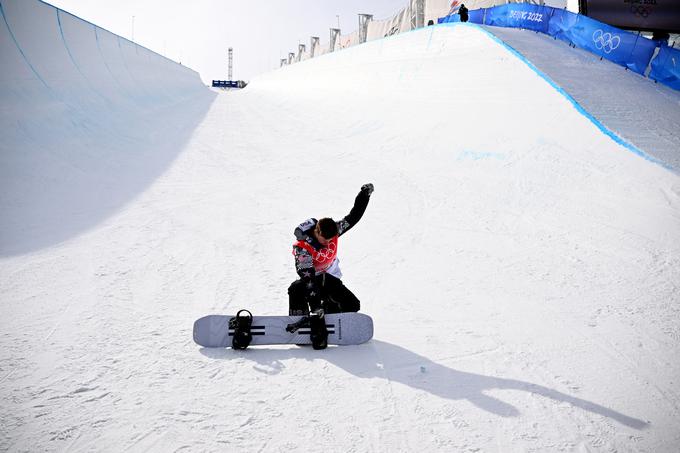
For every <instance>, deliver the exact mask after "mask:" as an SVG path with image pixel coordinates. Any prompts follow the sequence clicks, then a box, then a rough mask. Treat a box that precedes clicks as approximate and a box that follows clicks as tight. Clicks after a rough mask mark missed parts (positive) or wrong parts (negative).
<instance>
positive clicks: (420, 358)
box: [0, 0, 680, 452]
mask: <svg viewBox="0 0 680 453" xmlns="http://www.w3.org/2000/svg"><path fill="white" fill-rule="evenodd" d="M2 5H3V8H5V6H6V5H7V2H5V1H4V0H3V2H2ZM6 9H7V8H6ZM5 13H7V10H5ZM9 19H11V16H10V15H9V14H8V20H9ZM10 23H11V22H10ZM537 39H540V38H537ZM6 44H7V42H6V37H5V36H3V37H2V45H3V46H6ZM2 55H3V71H4V70H5V68H7V67H8V66H7V65H6V64H5V62H6V60H5V56H6V54H5V51H4V50H3V54H2ZM74 57H75V55H74ZM55 58H56V57H55ZM60 58H61V60H60V61H61V64H63V65H64V67H66V66H68V61H70V60H64V58H66V59H68V58H69V57H68V55H65V56H64V55H62V56H61V57H60ZM12 64H13V65H14V64H16V65H20V64H23V63H22V62H21V61H18V60H17V61H16V62H15V63H12ZM112 64H113V63H112ZM12 67H14V66H12ZM22 67H24V68H25V67H26V66H25V65H24V66H22ZM111 69H112V72H113V68H111ZM117 69H120V68H118V67H116V70H117ZM28 71H30V69H28ZM165 75H166V76H167V77H168V78H170V79H171V78H172V77H174V76H175V75H176V73H173V72H172V71H171V72H169V73H167V72H166V74H165ZM579 76H582V77H584V78H585V77H587V73H585V71H584V73H583V74H582V75H579V74H574V76H573V77H579ZM27 77H29V78H30V77H32V76H31V75H30V74H28V76H27ZM69 77H74V78H76V79H74V80H82V79H80V77H82V76H81V75H79V74H78V73H77V71H76V72H73V71H71V72H70V75H69ZM613 77H616V75H613ZM15 80H25V79H21V78H19V79H15ZM196 80H198V79H197V77H196ZM33 82H35V79H34V80H33V81H29V82H27V83H25V84H23V85H22V84H21V83H19V82H16V83H17V84H15V85H12V87H11V88H12V89H14V94H15V95H16V96H17V97H18V98H22V99H23V100H24V101H26V102H24V103H17V104H11V105H10V104H3V109H4V110H3V116H2V123H1V124H2V137H0V146H1V148H0V152H1V156H2V197H1V198H0V208H1V209H2V212H3V215H2V218H1V220H0V222H1V223H0V226H1V230H0V231H1V232H2V249H1V252H2V253H1V258H0V276H1V279H0V294H1V297H2V305H1V306H2V316H1V317H0V398H1V400H2V404H0V421H1V423H0V450H9V451H48V452H51V451H140V452H141V451H159V452H160V451H162V452H166V451H180V450H181V451H237V450H238V451H252V452H256V451H267V452H276V451H282V452H283V451H285V452H290V451H305V452H306V451H357V452H359V451H362V452H363V451H376V452H411V451H447V452H449V451H461V452H462V451H489V452H494V451H498V452H507V451H619V452H621V451H647V452H671V451H676V450H677V447H678V445H680V432H679V431H678V426H679V424H680V392H678V378H679V377H680V374H679V371H680V364H679V363H678V361H677V357H678V356H679V353H680V346H679V344H680V321H679V320H680V316H679V315H680V313H679V307H678V303H679V300H680V289H679V286H680V177H678V176H677V175H676V174H675V173H673V172H672V171H669V170H668V169H666V168H664V167H663V166H661V165H658V164H656V163H654V162H650V161H649V160H645V159H644V158H642V157H641V156H639V155H637V154H635V153H633V152H630V150H628V149H626V148H625V147H623V146H621V145H620V144H617V143H616V142H615V141H614V140H612V139H611V138H610V137H609V136H607V135H605V134H603V133H602V131H601V129H600V128H598V127H596V125H595V124H593V122H592V121H591V120H589V119H588V118H586V117H584V115H583V114H582V113H581V112H579V111H578V110H577V109H576V108H575V107H574V105H573V104H572V103H571V102H570V101H569V100H567V99H565V97H564V96H563V95H562V94H560V93H559V92H558V91H557V90H555V88H554V86H552V85H551V84H549V83H547V82H546V80H545V79H544V78H542V77H540V76H539V75H537V73H536V72H535V71H533V70H532V69H531V68H530V67H529V66H528V65H527V64H526V63H524V62H523V61H521V60H520V59H518V58H517V56H516V55H514V54H513V53H511V52H510V51H509V50H508V49H507V48H505V47H504V46H502V45H501V44H499V42H497V41H495V40H494V39H492V38H491V37H490V36H489V35H488V34H487V33H486V32H485V31H483V30H482V29H480V28H478V27H476V26H472V25H465V24H456V25H447V26H436V27H429V28H427V29H422V30H417V31H413V32H410V33H405V34H402V35H398V36H394V37H390V38H387V39H382V40H378V41H374V42H371V43H368V44H364V45H361V46H356V47H353V48H349V49H346V50H343V51H340V52H337V53H333V54H328V55H324V56H323V57H320V58H315V59H313V60H309V61H305V62H302V63H299V64H295V65H292V66H290V67H286V68H282V69H280V70H277V71H274V72H272V73H269V74H266V75H263V76H261V77H259V78H258V79H256V80H254V81H253V82H252V83H251V84H250V85H249V86H248V87H247V88H246V89H244V90H242V91H240V92H226V93H221V94H219V95H216V96H214V97H211V96H209V95H208V93H207V92H208V90H202V91H196V93H203V94H202V95H195V96H191V97H186V96H183V99H182V100H181V102H180V101H179V100H178V101H177V102H176V103H172V102H167V103H165V104H161V105H160V106H157V105H158V104H157V103H156V101H153V100H149V101H148V102H147V101H146V100H145V98H144V96H142V93H133V92H127V91H125V90H123V89H122V88H121V87H119V86H116V85H113V84H102V85H99V84H97V85H95V86H94V87H88V86H87V85H85V84H84V83H83V84H82V85H81V87H80V88H79V89H77V90H73V92H71V93H70V94H64V93H65V92H64V91H58V90H57V89H56V88H52V89H51V90H52V91H48V89H47V88H45V87H44V86H41V85H40V84H39V82H38V83H33ZM46 82H47V83H48V84H50V85H53V84H52V83H51V81H49V80H46ZM153 87H154V85H147V88H148V90H149V91H152V90H153ZM91 88H94V89H91ZM164 88H165V89H167V90H168V91H169V98H174V97H175V96H177V97H179V96H180V94H181V93H184V92H185V91H186V88H177V90H178V91H177V93H175V92H173V91H172V90H173V88H170V87H164ZM99 89H101V90H107V91H106V92H107V93H109V92H110V93H111V96H114V95H115V96H119V98H117V99H118V100H117V101H116V102H115V103H114V107H111V109H113V110H110V109H107V108H102V110H101V112H99V113H98V111H97V110H96V109H94V108H91V107H92V105H97V103H98V102H99V101H98V100H97V99H98V97H97V96H98V95H97V94H96V93H95V91H98V90H99ZM50 92H51V93H58V94H59V97H58V99H56V98H55V97H49V96H48V94H46V93H50ZM3 93H6V92H3ZM102 94H103V93H102ZM55 96H56V95H55ZM105 96H108V95H105ZM592 96H597V92H594V93H592ZM596 100H597V99H596ZM596 100H595V101H596ZM3 102H4V101H3ZM7 105H9V106H8V107H5V106H7ZM64 106H67V107H68V108H64ZM48 107H49V108H48ZM600 107H601V108H602V109H606V105H602V106H600ZM629 108H630V109H631V110H633V109H636V108H637V106H635V105H630V106H629ZM112 111H113V113H111V112H112ZM611 113H612V115H616V112H611ZM33 117H35V118H36V121H33V122H32V121H31V118H33ZM110 122H112V124H111V125H110V127H103V125H106V124H109V123H110ZM12 175H15V176H12ZM366 182H373V183H374V184H375V187H376V190H375V193H374V194H373V196H372V199H371V203H370V205H369V207H368V210H367V212H366V214H365V216H364V218H363V219H362V220H361V222H360V223H359V224H358V225H357V226H356V227H355V228H354V229H353V230H352V231H350V232H349V233H348V234H347V235H346V236H343V238H342V241H341V244H340V245H341V250H340V255H341V259H342V260H343V269H344V270H345V276H344V282H345V284H347V285H348V286H349V287H350V288H351V289H352V290H353V291H354V292H355V293H356V294H357V295H358V297H359V298H360V299H361V301H362V311H363V312H365V313H367V314H370V315H371V316H372V317H373V319H374V322H375V336H374V339H373V340H372V341H370V342H369V343H367V344H364V345H360V346H346V347H338V346H331V347H329V348H328V349H326V350H324V351H314V350H312V349H311V348H300V347H296V346H270V347H266V346H261V347H254V348H250V349H248V350H245V351H233V350H231V349H201V348H199V347H197V346H196V345H195V344H194V342H193V341H192V324H193V322H194V320H196V319H197V318H199V317H201V316H204V315H207V314H220V313H221V314H226V313H233V312H235V311H236V310H238V309H240V308H248V309H250V310H251V311H252V312H253V313H254V314H257V315H278V314H285V312H286V310H287V295H286V288H287V286H288V284H289V283H290V282H291V281H292V280H294V279H295V278H296V274H295V271H294V268H293V258H292V256H291V251H290V248H291V244H292V240H293V236H292V231H293V228H294V227H295V225H297V224H298V223H299V222H300V221H302V220H304V219H305V218H308V217H310V216H315V217H318V216H334V217H341V216H343V215H345V214H347V212H348V211H349V209H350V208H351V204H352V201H353V199H354V196H355V195H356V193H357V192H358V190H359V188H360V186H361V185H362V184H363V183H366Z"/></svg>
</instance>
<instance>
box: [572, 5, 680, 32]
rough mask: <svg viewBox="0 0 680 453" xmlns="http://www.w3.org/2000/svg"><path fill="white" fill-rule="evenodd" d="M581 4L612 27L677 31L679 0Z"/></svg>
mask: <svg viewBox="0 0 680 453" xmlns="http://www.w3.org/2000/svg"><path fill="white" fill-rule="evenodd" d="M580 8H581V12H582V13H583V14H585V15H586V16H588V17H592V18H593V19H596V20H599V21H600V22H605V23H607V24H610V25H614V26H615V27H619V28H631V29H635V30H652V31H655V30H660V31H667V32H670V33H680V0H580Z"/></svg>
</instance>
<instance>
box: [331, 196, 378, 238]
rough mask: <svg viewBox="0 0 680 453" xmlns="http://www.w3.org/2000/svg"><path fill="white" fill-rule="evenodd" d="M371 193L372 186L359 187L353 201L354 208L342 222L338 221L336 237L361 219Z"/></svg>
mask: <svg viewBox="0 0 680 453" xmlns="http://www.w3.org/2000/svg"><path fill="white" fill-rule="evenodd" d="M372 193H373V184H370V183H369V184H364V185H363V186H361V190H360V191H359V194H358V195H357V196H356V198H355V199H354V206H353V207H352V210H351V211H349V214H347V215H346V216H345V217H344V218H343V219H342V220H340V221H338V222H337V223H338V236H342V235H343V234H345V233H346V232H347V231H349V230H350V229H351V228H352V227H353V226H354V225H356V224H357V223H358V222H359V220H361V217H362V216H363V215H364V212H366V207H367V206H368V200H369V199H370V198H371V194H372Z"/></svg>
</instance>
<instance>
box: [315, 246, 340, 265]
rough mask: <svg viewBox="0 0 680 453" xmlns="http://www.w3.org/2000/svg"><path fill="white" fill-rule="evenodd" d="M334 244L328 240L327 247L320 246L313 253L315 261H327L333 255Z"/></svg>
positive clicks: (334, 250)
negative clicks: (320, 247)
mask: <svg viewBox="0 0 680 453" xmlns="http://www.w3.org/2000/svg"><path fill="white" fill-rule="evenodd" d="M335 252H336V246H335V244H334V243H333V242H330V243H329V244H328V246H327V247H324V248H322V249H321V250H319V251H317V252H316V254H315V255H314V259H315V260H317V261H327V260H329V259H331V258H333V257H335Z"/></svg>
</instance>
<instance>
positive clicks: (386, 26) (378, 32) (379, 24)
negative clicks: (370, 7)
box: [366, 8, 407, 41]
mask: <svg viewBox="0 0 680 453" xmlns="http://www.w3.org/2000/svg"><path fill="white" fill-rule="evenodd" d="M406 10H407V9H406V8H404V9H402V10H401V11H399V12H398V13H397V15H396V16H394V17H392V18H391V19H386V20H377V21H371V22H369V23H368V30H367V32H366V40H367V41H373V40H374V39H380V38H384V37H386V36H392V35H396V34H397V33H399V32H400V28H401V26H402V21H403V18H404V16H405V15H406Z"/></svg>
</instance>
